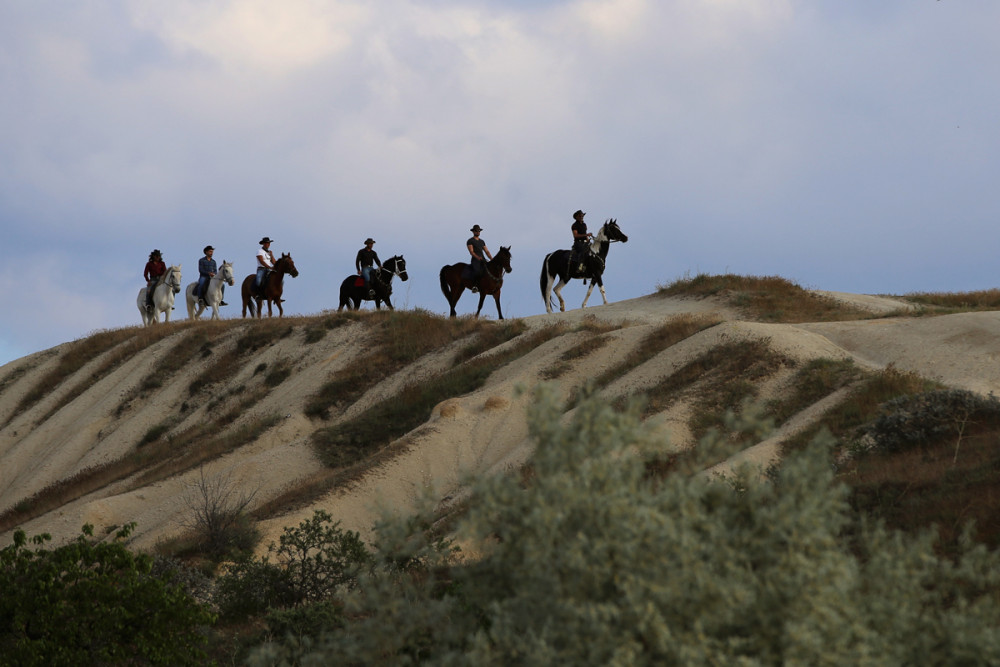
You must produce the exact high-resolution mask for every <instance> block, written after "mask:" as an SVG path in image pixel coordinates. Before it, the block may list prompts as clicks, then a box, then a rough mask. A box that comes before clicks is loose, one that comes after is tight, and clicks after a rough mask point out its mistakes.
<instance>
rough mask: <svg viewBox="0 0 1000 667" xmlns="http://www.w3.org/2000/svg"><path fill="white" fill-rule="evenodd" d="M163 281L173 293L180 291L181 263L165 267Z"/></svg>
mask: <svg viewBox="0 0 1000 667" xmlns="http://www.w3.org/2000/svg"><path fill="white" fill-rule="evenodd" d="M163 283H164V284H165V285H166V286H167V287H169V288H170V289H171V290H172V291H173V293H174V294H180V291H181V265H180V264H176V265H174V266H171V267H170V268H169V269H167V272H166V274H164V276H163Z"/></svg>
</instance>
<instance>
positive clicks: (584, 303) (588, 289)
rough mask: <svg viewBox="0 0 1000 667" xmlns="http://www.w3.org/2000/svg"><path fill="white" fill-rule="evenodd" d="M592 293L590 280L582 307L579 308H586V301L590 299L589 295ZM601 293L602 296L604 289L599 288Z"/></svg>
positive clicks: (592, 285)
mask: <svg viewBox="0 0 1000 667" xmlns="http://www.w3.org/2000/svg"><path fill="white" fill-rule="evenodd" d="M593 291H594V281H593V280H591V281H590V287H588V288H587V296H585V297H583V305H582V306H580V307H581V308H586V307H587V299H589V298H590V293H591V292H593ZM601 293H602V294H603V293H604V288H603V287H602V288H601ZM604 303H607V301H605V302H604Z"/></svg>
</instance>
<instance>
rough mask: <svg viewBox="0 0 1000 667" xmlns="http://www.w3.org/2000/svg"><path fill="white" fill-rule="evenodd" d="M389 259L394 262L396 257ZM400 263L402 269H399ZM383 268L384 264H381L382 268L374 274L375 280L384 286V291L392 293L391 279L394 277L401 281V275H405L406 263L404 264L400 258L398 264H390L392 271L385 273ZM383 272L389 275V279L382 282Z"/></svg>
mask: <svg viewBox="0 0 1000 667" xmlns="http://www.w3.org/2000/svg"><path fill="white" fill-rule="evenodd" d="M391 259H393V260H394V259H396V257H392V258H391ZM390 261H391V260H390ZM400 262H402V264H403V268H402V269H400V268H399V264H400ZM384 267H385V264H383V265H382V267H380V268H379V270H378V271H376V272H375V278H377V279H378V281H379V282H380V283H382V284H383V285H385V287H386V289H388V290H389V292H390V293H391V292H392V277H393V276H396V277H398V278H399V279H400V280H402V279H403V274H404V273H406V262H404V261H403V258H402V257H400V258H399V261H398V262H393V263H392V271H386V270H385V268H384ZM383 271H384V272H385V273H388V274H389V279H388V280H383V279H382V273H383Z"/></svg>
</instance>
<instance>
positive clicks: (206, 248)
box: [202, 245, 215, 255]
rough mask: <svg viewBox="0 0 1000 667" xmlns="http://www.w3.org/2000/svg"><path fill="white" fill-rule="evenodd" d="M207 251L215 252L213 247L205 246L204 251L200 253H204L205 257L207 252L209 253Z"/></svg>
mask: <svg viewBox="0 0 1000 667" xmlns="http://www.w3.org/2000/svg"><path fill="white" fill-rule="evenodd" d="M209 250H215V248H213V247H212V246H210V245H207V246H205V249H204V250H202V252H203V253H205V254H206V255H207V254H208V251H209Z"/></svg>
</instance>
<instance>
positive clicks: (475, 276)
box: [465, 225, 493, 292]
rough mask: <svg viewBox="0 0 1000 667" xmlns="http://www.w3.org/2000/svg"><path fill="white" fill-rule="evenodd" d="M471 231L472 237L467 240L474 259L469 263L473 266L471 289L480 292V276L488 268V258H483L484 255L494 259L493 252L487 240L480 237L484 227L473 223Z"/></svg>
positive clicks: (467, 245)
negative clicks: (488, 246) (487, 244)
mask: <svg viewBox="0 0 1000 667" xmlns="http://www.w3.org/2000/svg"><path fill="white" fill-rule="evenodd" d="M469 231H470V232H472V238H470V239H469V240H468V241H466V242H465V247H466V248H467V249H468V250H469V254H470V255H472V261H471V262H470V263H469V264H470V265H471V267H472V287H470V288H469V289H470V290H471V291H473V292H478V291H479V277H480V276H482V275H483V271H484V270H485V269H486V260H485V259H483V255H486V256H487V257H489V258H490V259H493V253H491V252H490V249H489V248H487V247H486V241H484V240H482V239H481V238H479V233H480V232H481V231H483V228H482V227H480V226H479V225H473V226H472V229H470V230H469Z"/></svg>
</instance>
